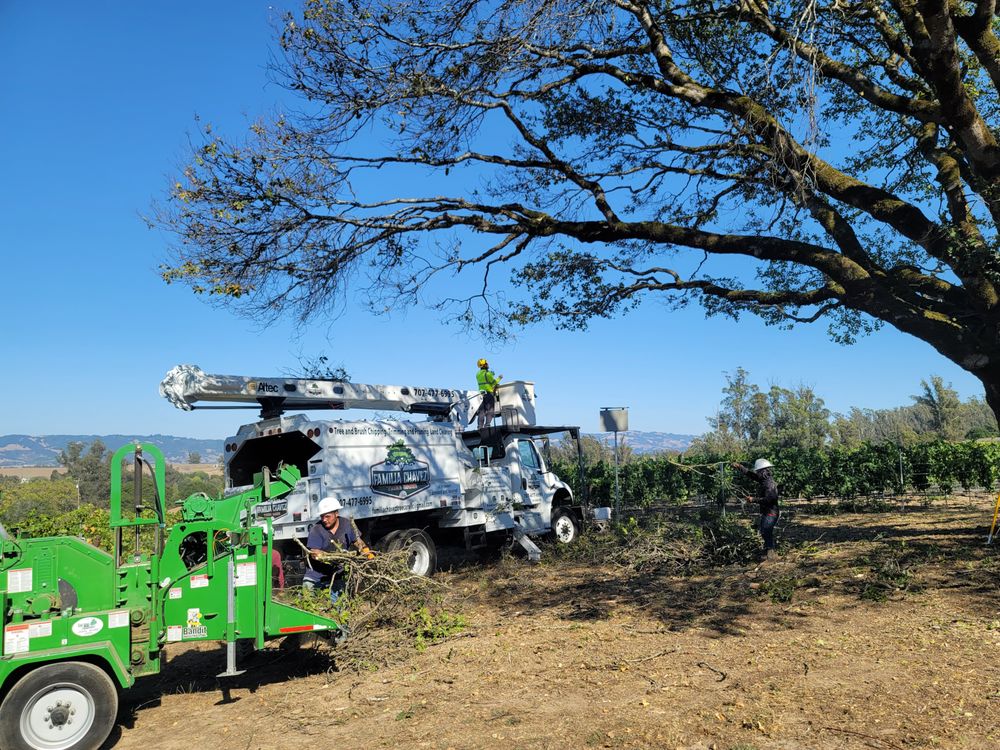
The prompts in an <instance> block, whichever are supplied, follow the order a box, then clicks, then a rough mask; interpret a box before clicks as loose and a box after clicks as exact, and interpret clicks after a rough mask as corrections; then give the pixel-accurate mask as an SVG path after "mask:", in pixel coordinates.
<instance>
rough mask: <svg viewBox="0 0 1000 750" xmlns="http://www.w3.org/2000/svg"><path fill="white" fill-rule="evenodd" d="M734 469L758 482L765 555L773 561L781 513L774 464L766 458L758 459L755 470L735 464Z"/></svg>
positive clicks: (761, 532) (754, 465)
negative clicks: (773, 472)
mask: <svg viewBox="0 0 1000 750" xmlns="http://www.w3.org/2000/svg"><path fill="white" fill-rule="evenodd" d="M733 468H734V469H736V470H737V471H739V472H742V473H743V474H744V475H746V476H748V477H750V478H751V479H753V480H754V481H755V482H757V502H758V503H760V536H761V538H762V539H763V540H764V555H765V556H766V557H767V558H768V559H771V558H773V557H777V555H778V552H777V548H776V547H775V543H774V527H775V526H776V525H777V523H778V517H779V516H780V515H781V511H780V510H779V509H778V484H777V483H776V482H775V481H774V477H773V476H772V469H773V468H774V464H772V463H771V462H770V461H768V460H767V459H766V458H758V459H757V460H756V461H754V462H753V468H752V469H748V468H746V467H745V466H743V465H742V464H739V463H733Z"/></svg>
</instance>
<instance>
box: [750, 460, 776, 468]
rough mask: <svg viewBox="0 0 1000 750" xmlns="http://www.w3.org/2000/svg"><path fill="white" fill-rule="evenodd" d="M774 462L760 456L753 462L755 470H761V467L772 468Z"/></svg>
mask: <svg viewBox="0 0 1000 750" xmlns="http://www.w3.org/2000/svg"><path fill="white" fill-rule="evenodd" d="M772 466H774V464H772V463H771V462H770V461H768V460H767V459H766V458H758V459H757V460H756V461H754V462H753V470H754V471H760V470H761V469H770V468H771V467H772Z"/></svg>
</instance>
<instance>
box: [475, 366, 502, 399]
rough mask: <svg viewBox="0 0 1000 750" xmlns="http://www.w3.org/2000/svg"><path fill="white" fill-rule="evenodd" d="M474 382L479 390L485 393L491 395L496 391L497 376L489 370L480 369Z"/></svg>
mask: <svg viewBox="0 0 1000 750" xmlns="http://www.w3.org/2000/svg"><path fill="white" fill-rule="evenodd" d="M476 382H477V383H478V384H479V390H481V391H485V392H486V393H493V392H494V391H495V390H496V389H497V376H496V375H494V374H493V373H492V372H491V371H490V370H484V369H482V368H480V370H479V372H477V373H476Z"/></svg>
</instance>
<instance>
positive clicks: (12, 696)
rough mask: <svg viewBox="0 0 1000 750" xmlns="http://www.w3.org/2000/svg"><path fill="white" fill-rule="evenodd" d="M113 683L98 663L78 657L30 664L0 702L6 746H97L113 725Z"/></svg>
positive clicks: (59, 749)
mask: <svg viewBox="0 0 1000 750" xmlns="http://www.w3.org/2000/svg"><path fill="white" fill-rule="evenodd" d="M117 715H118V689H117V688H116V686H115V684H114V682H112V681H111V678H110V677H108V675H107V673H106V672H105V671H104V670H103V669H101V668H100V667H96V666H94V665H93V664H88V663H86V662H82V661H66V662H57V663H55V664H45V665H43V666H40V667H37V668H36V669H32V670H31V671H30V672H28V673H27V674H26V675H24V676H23V677H22V678H21V679H20V680H18V681H17V683H16V684H15V685H14V687H13V688H11V691H10V692H9V693H8V694H7V697H6V698H5V699H4V701H3V704H2V705H0V747H3V748H5V749H6V750H97V748H99V747H100V746H101V745H102V744H103V743H104V740H105V739H107V737H108V735H109V734H110V733H111V730H112V728H114V724H115V717H116V716H117Z"/></svg>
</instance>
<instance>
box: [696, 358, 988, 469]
mask: <svg viewBox="0 0 1000 750" xmlns="http://www.w3.org/2000/svg"><path fill="white" fill-rule="evenodd" d="M911 399H912V400H913V403H912V404H910V405H907V406H900V407H896V408H894V409H861V408H857V407H854V408H852V409H851V410H850V412H849V413H847V414H846V415H845V414H832V413H831V412H830V411H829V409H827V408H826V405H825V404H824V403H823V399H822V398H820V397H819V396H818V395H817V394H816V393H815V391H814V390H813V389H812V388H811V387H809V386H806V385H799V386H797V387H794V388H784V387H781V386H778V385H772V386H770V387H769V388H768V389H767V390H763V389H761V388H760V387H759V386H757V385H756V384H754V383H752V382H751V381H750V375H749V373H748V372H747V371H746V370H744V369H743V368H742V367H741V368H737V370H736V372H735V373H733V374H729V373H726V387H725V388H723V391H722V401H721V403H720V404H719V409H718V411H717V412H716V414H715V415H714V416H713V417H710V418H709V424H710V426H711V428H712V429H711V430H710V431H709V432H707V433H705V434H704V435H702V436H701V437H700V438H698V439H697V440H696V441H694V443H693V444H692V446H691V448H690V450H691V451H693V452H697V453H706V452H707V453H726V454H729V453H742V452H746V453H759V454H762V455H764V454H776V453H778V452H781V451H784V450H787V449H792V448H797V449H811V448H821V447H823V446H847V447H856V446H859V445H861V444H863V443H873V444H880V443H895V444H897V445H904V446H910V445H914V444H917V443H921V442H933V441H939V440H943V441H954V440H975V439H979V438H983V437H995V436H997V434H998V432H997V422H996V418H995V417H994V416H993V412H992V410H991V409H990V407H989V406H988V405H987V404H986V401H985V400H984V399H983V398H975V397H974V398H970V399H969V400H968V401H962V400H961V399H960V398H959V396H958V393H957V392H956V391H955V390H954V389H953V388H952V387H951V385H950V384H945V382H944V380H943V379H942V378H941V377H940V376H937V375H932V376H931V377H930V379H929V380H921V381H920V392H919V393H917V394H915V395H913V396H911Z"/></svg>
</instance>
